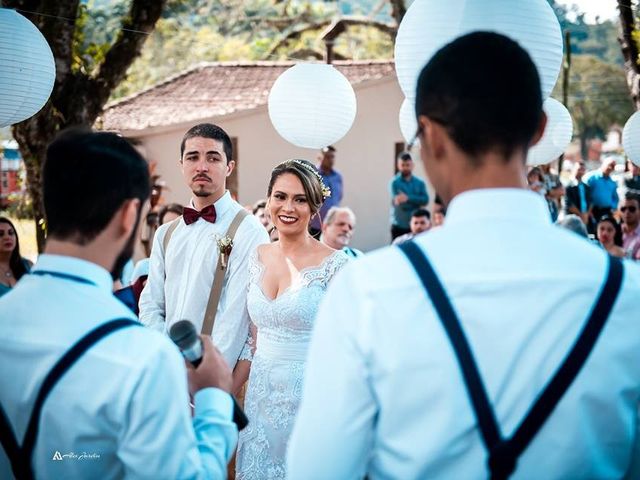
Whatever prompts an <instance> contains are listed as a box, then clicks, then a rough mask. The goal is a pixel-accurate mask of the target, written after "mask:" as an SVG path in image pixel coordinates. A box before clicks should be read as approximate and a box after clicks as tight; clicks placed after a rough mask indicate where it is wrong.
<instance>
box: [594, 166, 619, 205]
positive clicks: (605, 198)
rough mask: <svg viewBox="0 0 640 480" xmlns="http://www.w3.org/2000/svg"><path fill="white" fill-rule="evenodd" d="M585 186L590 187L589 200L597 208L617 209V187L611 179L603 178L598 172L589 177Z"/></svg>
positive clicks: (600, 172)
mask: <svg viewBox="0 0 640 480" xmlns="http://www.w3.org/2000/svg"><path fill="white" fill-rule="evenodd" d="M587 185H589V186H590V187H591V200H592V201H593V205H594V206H595V207H599V208H611V209H616V208H618V201H619V200H618V192H617V189H618V185H617V184H616V182H614V181H613V179H612V178H611V177H610V176H609V177H605V176H604V175H603V173H602V171H600V170H596V171H595V172H593V173H591V174H590V175H589V178H588V180H587Z"/></svg>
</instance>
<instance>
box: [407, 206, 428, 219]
mask: <svg viewBox="0 0 640 480" xmlns="http://www.w3.org/2000/svg"><path fill="white" fill-rule="evenodd" d="M411 216H412V217H427V220H431V214H430V213H429V210H427V209H426V208H416V209H415V210H414V211H413V212H411Z"/></svg>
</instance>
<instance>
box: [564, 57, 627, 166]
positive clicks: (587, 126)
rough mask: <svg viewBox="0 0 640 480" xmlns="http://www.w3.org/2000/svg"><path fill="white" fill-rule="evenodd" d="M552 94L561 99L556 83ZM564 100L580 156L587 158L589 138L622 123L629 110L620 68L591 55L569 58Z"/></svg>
mask: <svg viewBox="0 0 640 480" xmlns="http://www.w3.org/2000/svg"><path fill="white" fill-rule="evenodd" d="M553 97H555V98H557V99H561V98H562V94H561V83H560V82H559V83H558V84H556V88H555V89H554V92H553ZM568 103H569V104H568V105H567V108H568V109H569V111H570V112H571V116H572V118H573V123H574V129H575V131H576V133H577V134H578V136H579V138H580V148H581V151H582V155H583V158H587V156H586V155H587V148H588V145H587V141H588V140H589V139H590V138H594V137H604V135H605V134H606V132H607V130H608V128H609V127H611V125H613V124H615V123H617V124H619V125H623V124H624V123H625V122H626V120H627V118H629V115H631V113H632V112H633V102H632V101H631V99H630V98H629V92H628V90H627V86H626V85H625V80H624V70H623V69H622V67H619V66H618V65H613V64H609V63H605V62H603V61H601V60H599V59H598V58H596V57H595V56H592V55H574V56H573V57H572V60H571V71H570V75H569V102H568Z"/></svg>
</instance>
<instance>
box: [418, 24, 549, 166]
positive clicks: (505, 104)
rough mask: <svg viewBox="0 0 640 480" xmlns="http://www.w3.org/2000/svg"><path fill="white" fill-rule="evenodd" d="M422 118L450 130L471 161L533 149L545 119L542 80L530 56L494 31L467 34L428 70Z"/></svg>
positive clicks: (421, 85) (423, 76)
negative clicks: (479, 157)
mask: <svg viewBox="0 0 640 480" xmlns="http://www.w3.org/2000/svg"><path fill="white" fill-rule="evenodd" d="M415 107H416V116H419V115H425V116H427V117H429V118H430V119H432V120H433V121H435V122H438V123H440V124H442V125H443V127H444V128H446V130H447V132H448V134H449V135H450V136H451V138H452V139H453V141H454V142H455V143H456V145H458V147H459V148H460V149H462V150H463V151H464V152H465V153H466V154H467V155H469V156H476V155H478V154H482V153H486V152H489V151H497V152H499V153H501V154H502V155H504V156H505V157H509V156H510V155H511V154H512V153H513V152H514V151H515V150H516V149H520V148H523V149H525V151H526V149H528V147H529V144H530V143H531V140H532V139H533V137H534V135H535V133H536V131H537V129H538V126H539V124H540V119H541V116H542V93H541V90H540V77H539V75H538V71H537V69H536V66H535V65H534V63H533V61H532V60H531V57H530V56H529V54H528V53H527V52H526V51H525V50H524V49H523V48H522V47H520V45H518V44H517V43H516V42H514V41H513V40H511V39H509V38H507V37H505V36H504V35H500V34H497V33H491V32H474V33H470V34H468V35H464V36H462V37H460V38H458V39H456V40H454V41H453V42H451V43H449V44H447V45H445V46H444V47H443V48H442V49H440V50H439V51H438V52H437V53H436V54H435V55H434V56H433V57H432V58H431V60H430V61H429V63H428V64H427V65H426V66H425V67H424V68H423V69H422V72H421V73H420V77H419V79H418V86H417V90H416V105H415Z"/></svg>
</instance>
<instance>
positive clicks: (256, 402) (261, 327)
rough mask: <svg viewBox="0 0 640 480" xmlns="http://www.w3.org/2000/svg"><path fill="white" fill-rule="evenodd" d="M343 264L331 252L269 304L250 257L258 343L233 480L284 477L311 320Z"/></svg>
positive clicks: (252, 310)
mask: <svg viewBox="0 0 640 480" xmlns="http://www.w3.org/2000/svg"><path fill="white" fill-rule="evenodd" d="M348 261H349V257H347V256H346V255H345V254H344V253H343V252H341V251H336V252H334V253H332V254H331V255H329V256H328V257H326V258H325V259H324V261H323V262H322V264H320V265H318V266H315V267H309V268H305V269H303V270H302V271H301V272H300V281H299V282H297V283H296V284H295V285H291V286H290V287H289V288H287V289H286V290H285V291H283V292H282V293H281V294H280V295H279V296H278V297H276V298H275V299H273V300H271V299H269V298H268V297H267V296H266V295H265V294H264V292H263V290H262V277H263V273H264V266H263V265H262V264H261V263H260V261H259V260H258V256H257V252H255V253H254V254H253V255H252V256H251V259H250V262H249V265H250V267H249V268H250V274H249V293H248V296H247V306H248V309H249V315H250V316H251V320H252V321H253V322H254V323H255V324H256V326H257V327H258V339H257V348H256V353H255V355H254V357H253V362H252V364H251V374H250V375H249V384H248V387H247V393H246V396H245V412H246V414H247V417H248V418H249V425H248V426H247V428H245V429H244V430H243V431H242V432H241V434H240V440H239V443H238V456H237V460H236V478H237V479H238V480H266V479H284V478H285V456H286V455H285V454H286V451H287V442H288V441H289V436H290V435H291V430H292V428H293V422H294V419H295V416H296V413H297V411H298V405H299V403H300V397H301V395H302V376H303V373H304V366H305V358H306V353H307V347H308V345H309V340H310V338H311V330H312V328H313V321H314V319H315V316H316V313H317V311H318V306H319V304H320V300H321V299H322V296H323V295H324V293H325V290H326V288H327V284H328V283H329V281H330V280H331V279H332V278H333V276H334V275H335V273H336V272H337V271H338V270H339V269H340V268H341V267H342V266H343V265H344V264H345V263H346V262H348Z"/></svg>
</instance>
